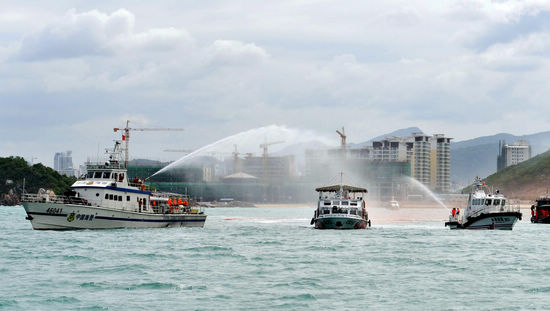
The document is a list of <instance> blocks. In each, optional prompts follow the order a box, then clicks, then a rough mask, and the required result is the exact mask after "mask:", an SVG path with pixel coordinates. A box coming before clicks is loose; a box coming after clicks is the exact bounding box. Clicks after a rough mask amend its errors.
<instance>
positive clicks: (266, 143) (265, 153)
mask: <svg viewBox="0 0 550 311" xmlns="http://www.w3.org/2000/svg"><path fill="white" fill-rule="evenodd" d="M282 143H284V141H272V142H269V143H268V142H265V143H263V144H261V145H260V148H263V149H264V153H263V158H264V159H263V176H262V177H263V178H262V179H263V181H264V183H265V184H267V182H268V180H267V147H269V146H271V145H276V144H282ZM264 196H265V194H264Z"/></svg>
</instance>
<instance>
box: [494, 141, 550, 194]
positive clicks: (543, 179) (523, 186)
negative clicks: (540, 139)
mask: <svg viewBox="0 0 550 311" xmlns="http://www.w3.org/2000/svg"><path fill="white" fill-rule="evenodd" d="M484 181H485V183H486V184H487V185H489V186H493V187H494V188H495V189H500V190H501V192H502V193H504V195H506V196H507V197H509V198H512V199H524V200H534V199H536V198H537V197H538V196H540V195H541V194H544V193H546V192H547V191H548V190H549V189H550V151H547V152H544V153H541V154H539V155H538V156H536V157H534V158H531V159H529V160H527V161H525V162H522V163H520V164H517V165H512V166H509V167H507V168H505V169H503V170H501V171H499V172H497V173H495V174H492V175H490V176H489V177H487V178H485V179H484Z"/></svg>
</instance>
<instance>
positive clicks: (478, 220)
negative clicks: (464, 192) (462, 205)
mask: <svg viewBox="0 0 550 311" xmlns="http://www.w3.org/2000/svg"><path fill="white" fill-rule="evenodd" d="M486 188H487V187H486V185H485V184H483V183H481V181H479V180H476V183H475V185H474V187H473V188H472V189H473V190H472V192H471V193H470V196H469V197H468V206H467V207H466V210H465V211H464V213H463V214H462V213H460V209H458V210H457V209H454V208H453V211H452V214H451V215H450V216H449V221H448V222H446V223H445V226H449V228H451V229H498V230H512V228H513V227H514V224H515V223H516V222H517V221H518V219H519V220H521V216H522V214H521V212H520V207H519V206H512V205H511V204H510V202H509V200H507V199H506V197H504V196H503V195H502V194H500V192H499V191H498V190H497V192H496V193H490V192H488V191H487V192H486V191H485V190H486Z"/></svg>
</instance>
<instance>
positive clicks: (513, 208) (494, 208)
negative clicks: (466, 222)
mask: <svg viewBox="0 0 550 311" xmlns="http://www.w3.org/2000/svg"><path fill="white" fill-rule="evenodd" d="M502 212H520V206H519V205H513V204H511V203H508V204H506V205H486V206H485V207H484V208H482V209H480V210H478V211H476V212H475V213H472V214H470V215H468V217H476V216H479V215H481V214H490V213H502Z"/></svg>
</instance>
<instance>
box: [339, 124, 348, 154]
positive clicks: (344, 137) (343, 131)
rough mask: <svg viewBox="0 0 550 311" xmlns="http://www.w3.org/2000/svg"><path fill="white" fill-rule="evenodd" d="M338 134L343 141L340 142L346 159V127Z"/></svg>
mask: <svg viewBox="0 0 550 311" xmlns="http://www.w3.org/2000/svg"><path fill="white" fill-rule="evenodd" d="M336 133H338V135H340V139H341V142H340V145H341V147H342V158H345V157H346V137H347V136H346V131H345V130H344V127H343V126H342V131H340V130H336Z"/></svg>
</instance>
